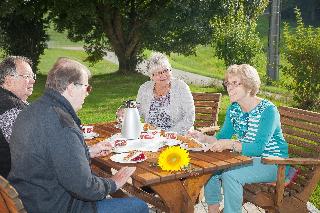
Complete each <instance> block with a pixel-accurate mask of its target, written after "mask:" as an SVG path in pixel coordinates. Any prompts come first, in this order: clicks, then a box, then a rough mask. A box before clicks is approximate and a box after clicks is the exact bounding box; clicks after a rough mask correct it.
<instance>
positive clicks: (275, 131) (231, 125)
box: [217, 99, 288, 158]
mask: <svg viewBox="0 0 320 213" xmlns="http://www.w3.org/2000/svg"><path fill="white" fill-rule="evenodd" d="M232 137H236V138H237V140H239V141H240V142H241V143H242V154H243V155H246V156H257V157H283V158H287V157H288V144H287V142H286V141H285V139H284V137H283V134H282V130H281V123H280V115H279V112H278V110H277V107H276V106H275V105H274V104H273V103H271V102H270V101H268V100H265V99H263V100H262V101H261V102H260V103H259V104H258V105H257V106H256V107H255V108H254V109H252V110H251V111H249V112H244V111H242V109H241V107H240V105H239V104H238V103H236V102H234V103H232V104H231V105H230V106H229V108H228V110H227V113H226V118H225V122H224V124H223V126H222V128H221V130H220V132H219V133H218V134H217V139H230V138H232Z"/></svg>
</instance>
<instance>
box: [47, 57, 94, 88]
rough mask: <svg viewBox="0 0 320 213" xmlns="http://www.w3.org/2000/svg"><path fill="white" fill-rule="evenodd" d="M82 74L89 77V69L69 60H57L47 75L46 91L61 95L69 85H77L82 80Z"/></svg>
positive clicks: (62, 58)
mask: <svg viewBox="0 0 320 213" xmlns="http://www.w3.org/2000/svg"><path fill="white" fill-rule="evenodd" d="M83 72H86V73H87V74H88V77H89V78H90V77H91V73H90V71H89V69H88V68H87V67H86V66H84V65H83V64H81V63H79V62H78V61H75V60H72V59H69V58H64V57H61V58H58V60H57V61H56V63H55V64H54V65H53V67H52V68H51V70H50V71H49V73H48V77H47V82H46V86H45V87H46V89H53V90H56V91H58V92H59V93H63V92H64V91H65V90H66V88H67V86H68V85H69V84H71V83H79V82H80V81H81V80H82V77H83Z"/></svg>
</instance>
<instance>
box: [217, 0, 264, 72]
mask: <svg viewBox="0 0 320 213" xmlns="http://www.w3.org/2000/svg"><path fill="white" fill-rule="evenodd" d="M253 3H255V4H254V5H255V7H253V8H250V7H249V6H250V4H249V5H247V4H248V3H246V1H241V0H239V1H230V2H229V3H228V4H225V5H224V12H225V14H222V15H221V16H215V17H214V19H213V21H212V25H213V28H214V33H213V42H214V46H215V48H216V55H217V56H218V58H219V59H223V60H224V62H225V64H226V65H227V66H229V65H231V64H243V63H246V64H251V65H254V66H255V57H256V56H257V55H260V54H261V53H262V46H263V45H262V43H261V41H260V38H259V35H258V33H257V32H256V26H257V24H256V21H257V17H258V16H259V15H260V14H261V13H262V12H263V10H264V8H265V7H266V6H267V3H268V1H253ZM248 7H249V8H248Z"/></svg>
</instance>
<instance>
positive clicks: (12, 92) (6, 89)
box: [0, 56, 35, 178]
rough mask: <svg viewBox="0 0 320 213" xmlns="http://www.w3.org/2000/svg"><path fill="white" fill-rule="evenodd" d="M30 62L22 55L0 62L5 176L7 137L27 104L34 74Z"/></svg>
mask: <svg viewBox="0 0 320 213" xmlns="http://www.w3.org/2000/svg"><path fill="white" fill-rule="evenodd" d="M31 66H32V63H31V61H30V60H29V59H27V58H25V57H22V56H9V57H7V58H5V59H4V60H3V61H2V62H1V63H0V175H1V176H3V177H5V178H7V176H8V174H9V171H10V167H11V160H10V150H9V139H10V136H11V132H12V125H13V123H14V121H15V119H16V117H17V116H18V114H19V112H20V111H21V110H22V109H23V108H24V107H25V106H27V104H28V103H27V98H28V97H29V96H30V95H31V94H32V91H33V85H34V83H35V74H34V73H33V72H32V69H31Z"/></svg>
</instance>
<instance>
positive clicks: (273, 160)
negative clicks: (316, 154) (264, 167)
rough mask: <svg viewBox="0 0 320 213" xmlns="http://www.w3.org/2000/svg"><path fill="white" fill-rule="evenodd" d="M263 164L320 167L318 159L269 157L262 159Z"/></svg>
mask: <svg viewBox="0 0 320 213" xmlns="http://www.w3.org/2000/svg"><path fill="white" fill-rule="evenodd" d="M261 161H262V163H265V164H278V165H320V159H318V158H280V157H269V158H262V160H261Z"/></svg>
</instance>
